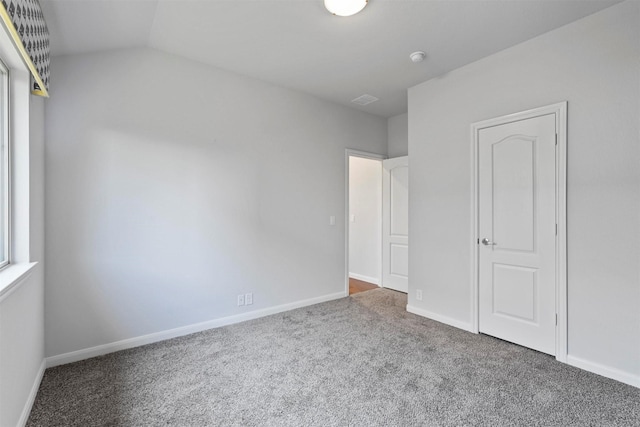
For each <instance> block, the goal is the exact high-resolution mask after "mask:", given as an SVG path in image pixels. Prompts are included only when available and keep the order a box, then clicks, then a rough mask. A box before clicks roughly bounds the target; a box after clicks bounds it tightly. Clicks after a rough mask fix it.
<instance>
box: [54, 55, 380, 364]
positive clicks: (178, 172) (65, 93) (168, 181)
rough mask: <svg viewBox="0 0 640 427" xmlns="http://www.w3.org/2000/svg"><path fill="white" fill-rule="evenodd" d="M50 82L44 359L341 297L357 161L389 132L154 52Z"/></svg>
mask: <svg viewBox="0 0 640 427" xmlns="http://www.w3.org/2000/svg"><path fill="white" fill-rule="evenodd" d="M51 70H52V81H55V84H53V85H52V88H51V98H50V100H49V101H48V103H47V120H46V131H47V144H46V161H47V174H46V178H47V180H46V182H47V187H46V191H47V222H46V230H47V234H46V236H47V294H46V328H47V329H46V353H47V355H48V356H54V355H61V354H64V353H68V352H72V351H75V350H82V349H87V348H90V347H94V346H98V345H103V344H108V343H113V342H116V341H120V340H125V339H129V338H135V337H140V336H143V335H145V334H152V333H155V332H159V331H165V330H168V329H171V328H177V327H181V326H185V325H191V324H194V323H198V322H204V321H209V320H212V319H220V318H225V317H227V316H233V315H237V314H240V313H245V312H247V311H250V310H259V309H265V308H269V307H274V306H279V305H282V304H288V303H293V302H297V301H304V300H308V299H311V298H316V297H332V298H335V297H337V296H340V295H343V294H344V277H345V265H344V263H345V253H344V250H345V249H344V233H345V224H344V220H343V218H344V212H345V206H344V204H345V194H344V191H345V185H344V183H345V167H344V156H345V149H346V148H353V149H360V150H366V151H370V152H376V153H385V152H386V143H387V141H386V137H387V130H386V120H385V119H382V118H378V117H375V116H371V115H367V114H365V113H362V112H358V111H355V110H351V109H348V108H345V107H342V106H338V105H335V104H331V103H328V102H326V101H322V100H319V99H317V98H314V97H311V96H309V95H305V94H301V93H298V92H294V91H291V90H286V89H283V88H279V87H276V86H272V85H269V84H266V83H263V82H260V81H258V80H254V79H250V78H246V77H243V76H239V75H235V74H232V73H228V72H225V71H222V70H218V69H215V68H211V67H208V66H205V65H202V64H199V63H196V62H192V61H188V60H184V59H181V58H179V57H177V56H172V55H167V54H163V53H160V52H158V51H154V50H151V49H134V50H123V51H112V52H107V53H100V54H90V55H80V56H71V57H59V58H54V60H53V62H52V67H51ZM330 215H335V216H336V218H337V224H336V225H335V226H329V216H330ZM246 292H252V293H253V297H254V304H253V305H252V306H245V307H237V306H236V296H237V295H238V294H241V293H246Z"/></svg>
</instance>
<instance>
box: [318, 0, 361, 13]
mask: <svg viewBox="0 0 640 427" xmlns="http://www.w3.org/2000/svg"><path fill="white" fill-rule="evenodd" d="M367 1H368V0H324V7H326V8H327V10H328V11H329V12H331V13H333V14H334V15H337V16H351V15H355V14H356V13H358V12H360V11H361V10H362V9H364V7H365V6H366V5H367Z"/></svg>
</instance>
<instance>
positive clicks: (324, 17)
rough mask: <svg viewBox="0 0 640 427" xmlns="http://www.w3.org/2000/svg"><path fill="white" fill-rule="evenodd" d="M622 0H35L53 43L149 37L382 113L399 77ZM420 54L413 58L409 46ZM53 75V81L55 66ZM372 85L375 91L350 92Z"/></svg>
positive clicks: (100, 45)
mask: <svg viewBox="0 0 640 427" xmlns="http://www.w3.org/2000/svg"><path fill="white" fill-rule="evenodd" d="M619 1H620V0H508V1H507V0H369V5H368V6H367V7H366V8H365V9H364V10H363V11H362V12H361V13H360V14H358V15H355V16H352V17H348V18H341V17H336V16H332V15H331V14H329V13H328V12H327V11H326V10H325V9H324V6H323V1H322V0H180V1H178V0H40V3H41V5H42V8H43V11H44V14H45V19H46V20H47V23H48V26H49V31H50V33H51V50H52V55H54V56H56V55H73V54H79V53H88V52H96V51H101V50H109V49H118V48H130V47H143V46H145V47H151V48H155V49H159V50H161V51H165V52H168V53H173V54H176V55H180V56H183V57H186V58H189V59H192V60H195V61H199V62H204V63H207V64H210V65H212V66H215V67H219V68H223V69H226V70H229V71H233V72H236V73H240V74H243V75H246V76H250V77H255V78H258V79H261V80H263V81H266V82H270V83H273V84H276V85H279V86H283V87H287V88H291V89H295V90H300V91H303V92H307V93H309V94H312V95H315V96H318V97H320V98H324V99H327V100H330V101H333V102H336V103H340V104H344V105H347V106H351V107H354V108H358V109H360V110H362V111H366V112H369V113H372V114H376V115H379V116H383V117H391V116H394V115H397V114H401V113H403V112H406V105H407V94H406V89H407V88H409V87H411V86H413V85H415V84H418V83H420V82H423V81H426V80H428V79H431V78H434V77H437V76H440V75H443V74H445V73H447V72H449V71H451V70H454V69H456V68H458V67H461V66H463V65H465V64H468V63H470V62H473V61H476V60H478V59H480V58H483V57H485V56H488V55H491V54H493V53H495V52H498V51H500V50H503V49H505V48H508V47H510V46H513V45H515V44H518V43H521V42H523V41H525V40H528V39H530V38H533V37H535V36H537V35H540V34H542V33H545V32H547V31H550V30H552V29H555V28H558V27H560V26H562V25H565V24H567V23H570V22H572V21H575V20H577V19H580V18H582V17H584V16H587V15H590V14H592V13H594V12H597V11H599V10H601V9H604V8H606V7H608V6H611V5H613V4H615V3H618V2H619ZM417 50H422V51H424V52H426V54H427V58H426V60H425V61H424V62H421V63H417V64H414V63H412V62H411V60H410V59H409V54H410V53H411V52H414V51H417ZM53 76H54V80H53V81H52V85H53V86H54V87H55V71H54V72H53ZM362 94H370V95H373V96H375V97H377V98H380V100H379V101H377V102H374V103H372V104H369V105H366V106H357V105H355V104H353V103H351V102H350V101H351V100H352V99H354V98H356V97H358V96H360V95H362Z"/></svg>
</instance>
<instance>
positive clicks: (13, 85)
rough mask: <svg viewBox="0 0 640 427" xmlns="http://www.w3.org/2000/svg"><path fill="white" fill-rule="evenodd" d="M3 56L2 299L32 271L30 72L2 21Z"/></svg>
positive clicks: (1, 41) (33, 264) (0, 272)
mask: <svg viewBox="0 0 640 427" xmlns="http://www.w3.org/2000/svg"><path fill="white" fill-rule="evenodd" d="M0 58H2V60H3V62H4V65H5V66H6V68H7V69H8V70H9V72H8V79H7V80H8V82H7V85H8V88H7V91H8V92H7V93H8V95H9V96H8V97H7V99H8V109H7V110H6V111H7V115H8V119H9V125H8V129H7V133H8V138H9V139H8V140H9V147H10V150H9V159H8V161H9V174H10V180H9V182H8V184H9V191H8V197H9V219H10V226H9V264H7V265H5V266H4V268H2V269H0V302H2V301H3V300H4V299H5V298H8V297H9V295H11V294H12V293H13V292H14V291H15V290H16V289H19V288H20V285H21V284H22V283H26V279H27V278H28V277H29V276H30V274H31V273H32V272H33V270H34V267H35V266H36V264H37V263H35V262H32V261H31V254H30V242H31V238H30V224H31V210H30V207H29V205H30V203H29V201H30V194H29V192H30V188H29V181H30V172H29V164H30V157H29V145H30V135H29V129H30V125H29V108H30V107H29V104H30V96H31V73H30V71H29V69H28V68H27V66H26V64H25V62H24V61H23V59H22V56H21V55H20V52H19V50H18V48H17V47H16V46H15V44H14V43H13V40H12V38H11V36H10V35H9V33H8V32H7V30H6V28H4V26H2V25H0Z"/></svg>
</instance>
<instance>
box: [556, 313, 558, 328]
mask: <svg viewBox="0 0 640 427" xmlns="http://www.w3.org/2000/svg"><path fill="white" fill-rule="evenodd" d="M556 326H558V315H557V314H556Z"/></svg>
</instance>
